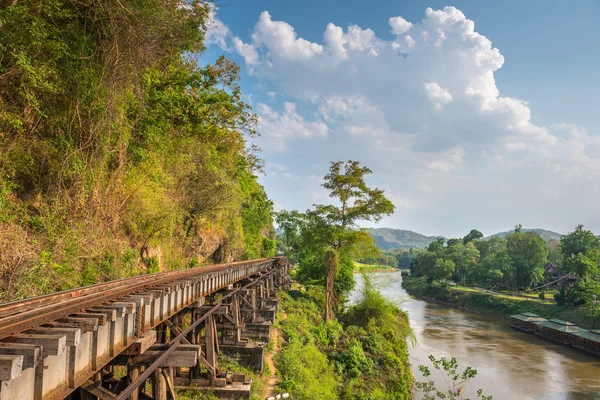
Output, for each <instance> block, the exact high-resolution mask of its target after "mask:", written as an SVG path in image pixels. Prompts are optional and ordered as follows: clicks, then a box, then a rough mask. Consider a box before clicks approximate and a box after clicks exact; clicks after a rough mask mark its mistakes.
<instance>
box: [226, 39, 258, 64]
mask: <svg viewBox="0 0 600 400" xmlns="http://www.w3.org/2000/svg"><path fill="white" fill-rule="evenodd" d="M232 41H233V46H234V49H235V51H237V52H238V54H239V55H241V56H242V57H244V61H245V62H246V65H248V66H249V67H250V68H252V66H253V65H254V64H256V63H258V60H259V55H258V52H257V51H256V49H255V48H254V46H252V45H249V44H247V43H244V42H242V40H241V39H240V38H238V37H234V38H232ZM221 47H223V46H221Z"/></svg>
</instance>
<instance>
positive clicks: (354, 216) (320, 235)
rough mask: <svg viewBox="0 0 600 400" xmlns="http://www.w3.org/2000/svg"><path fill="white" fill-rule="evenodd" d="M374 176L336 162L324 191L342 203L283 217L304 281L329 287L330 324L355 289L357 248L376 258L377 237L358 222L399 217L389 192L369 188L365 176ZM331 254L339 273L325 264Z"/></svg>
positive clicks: (358, 167)
mask: <svg viewBox="0 0 600 400" xmlns="http://www.w3.org/2000/svg"><path fill="white" fill-rule="evenodd" d="M371 173H372V171H371V170H370V169H369V168H367V167H363V166H361V165H360V163H359V162H357V161H348V162H346V163H344V162H332V163H331V167H330V169H329V173H328V174H327V175H326V176H325V182H324V183H323V185H322V186H323V187H325V188H326V189H329V191H330V194H329V196H330V197H331V198H333V199H335V200H337V201H336V204H315V205H314V209H312V210H307V211H306V212H305V213H303V214H302V213H298V212H297V211H290V212H281V213H279V214H278V219H277V221H278V223H281V227H282V229H283V230H284V235H287V234H288V233H289V234H290V238H289V239H287V238H286V239H285V241H286V242H287V243H290V245H291V247H292V248H291V250H292V251H294V252H295V253H296V254H297V257H298V260H299V264H300V268H299V271H298V277H299V279H300V280H302V281H304V282H307V283H308V282H310V283H314V284H319V285H322V286H324V287H325V288H326V291H327V293H326V297H327V304H326V316H327V318H328V319H329V318H331V317H332V316H333V309H334V308H335V307H336V306H337V304H338V303H339V298H340V296H341V295H344V294H345V293H347V292H348V291H349V290H351V289H352V287H353V282H354V281H353V277H352V272H353V269H354V265H353V262H352V256H353V255H354V256H355V255H356V252H357V250H358V249H362V250H365V249H369V251H368V253H369V255H370V256H375V255H376V254H374V253H373V251H372V250H374V249H375V247H374V245H373V243H374V240H373V238H372V237H371V235H370V234H369V232H368V231H367V230H365V229H360V228H359V227H358V225H357V222H358V221H374V222H377V221H379V220H380V219H381V218H382V217H383V216H385V215H390V214H392V213H393V212H394V205H393V204H392V202H391V201H389V200H388V199H387V198H386V197H385V195H384V191H383V190H381V189H377V188H371V187H369V186H368V185H367V184H366V182H365V176H367V175H369V174H371ZM298 232H300V233H298ZM292 244H293V245H292ZM330 250H332V251H334V252H335V253H336V254H337V255H338V260H339V261H338V263H337V268H333V265H334V264H335V263H330V262H325V263H324V260H325V259H326V260H331V259H332V258H331V257H325V252H326V251H327V252H328V254H333V253H330ZM324 264H325V267H324Z"/></svg>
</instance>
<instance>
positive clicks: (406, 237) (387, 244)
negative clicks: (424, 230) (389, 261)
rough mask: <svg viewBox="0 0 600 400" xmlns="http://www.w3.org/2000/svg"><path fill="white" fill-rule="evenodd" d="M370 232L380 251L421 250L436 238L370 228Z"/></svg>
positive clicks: (401, 231) (398, 230) (397, 230)
mask: <svg viewBox="0 0 600 400" xmlns="http://www.w3.org/2000/svg"><path fill="white" fill-rule="evenodd" d="M370 232H371V236H372V237H373V239H375V244H376V245H377V247H379V248H380V249H381V250H392V249H410V248H423V247H427V246H429V243H431V242H433V241H435V240H436V239H437V238H438V236H425V235H421V234H420V233H417V232H413V231H407V230H404V229H391V228H372V229H370Z"/></svg>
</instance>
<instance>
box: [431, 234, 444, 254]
mask: <svg viewBox="0 0 600 400" xmlns="http://www.w3.org/2000/svg"><path fill="white" fill-rule="evenodd" d="M445 241H446V240H445V239H444V238H437V240H434V241H433V242H431V243H429V246H427V250H428V251H431V252H433V253H435V254H436V255H437V256H438V257H443V256H444V253H445V252H446V248H445V247H444V242H445Z"/></svg>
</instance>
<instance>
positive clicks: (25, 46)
mask: <svg viewBox="0 0 600 400" xmlns="http://www.w3.org/2000/svg"><path fill="white" fill-rule="evenodd" d="M209 11H210V10H209V7H208V6H207V5H206V4H202V3H201V2H192V3H191V4H190V5H189V7H173V6H172V4H171V3H169V2H164V1H159V0H149V1H144V2H134V1H128V0H107V1H103V2H102V4H99V3H94V2H92V3H89V2H87V3H86V2H62V1H59V0H43V1H42V0H31V1H26V2H12V3H11V5H9V6H6V7H0V20H1V21H3V22H2V24H1V25H0V43H1V45H0V47H2V52H3V55H4V56H3V57H2V58H0V244H1V246H0V301H3V300H10V299H15V298H21V297H27V296H32V295H38V294H42V293H47V292H50V291H56V290H61V289H67V288H71V287H75V286H80V285H87V284H91V283H95V282H98V281H104V280H109V279H116V278H120V277H125V276H130V275H135V274H140V273H148V272H156V271H160V270H167V269H177V268H186V267H188V266H193V265H198V264H200V263H206V262H224V261H231V260H234V259H239V258H254V257H259V256H261V255H270V254H271V253H272V251H271V249H272V247H273V246H271V241H270V240H271V239H269V237H268V236H270V232H271V230H272V213H273V205H272V203H271V201H270V200H269V199H268V197H267V196H266V194H265V192H264V189H263V188H262V186H261V185H260V184H259V183H258V182H257V178H256V173H257V172H258V171H259V170H260V166H261V160H260V159H258V158H257V156H256V154H254V153H252V152H250V151H248V148H247V143H246V139H247V138H248V137H252V136H253V135H255V134H256V129H257V126H256V124H257V119H256V117H255V116H254V114H253V113H252V110H251V109H250V107H249V105H247V104H246V103H244V101H243V100H242V93H241V90H240V86H239V68H238V66H237V65H235V64H234V63H232V62H230V61H229V60H227V59H225V58H220V59H218V60H217V61H216V62H215V63H214V64H210V65H204V63H202V66H201V65H200V64H199V63H198V62H197V59H198V57H201V53H202V50H203V48H204V45H203V40H204V32H205V22H206V20H207V16H208V13H209ZM31 26H35V27H36V29H35V30H31V29H29V28H28V27H31ZM190 55H193V57H190ZM265 233H266V234H265Z"/></svg>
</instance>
